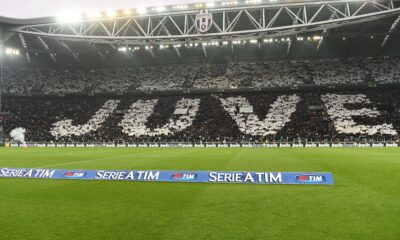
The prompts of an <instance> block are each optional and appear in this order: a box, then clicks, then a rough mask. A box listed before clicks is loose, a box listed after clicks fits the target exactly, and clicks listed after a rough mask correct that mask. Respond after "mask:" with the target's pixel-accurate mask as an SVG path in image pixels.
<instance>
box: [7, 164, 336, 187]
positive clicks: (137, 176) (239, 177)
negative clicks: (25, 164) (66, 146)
mask: <svg viewBox="0 0 400 240" xmlns="http://www.w3.org/2000/svg"><path fill="white" fill-rule="evenodd" d="M0 178H26V179H64V180H97V181H136V182H188V183H247V184H313V185H332V184H333V177H332V174H331V173H319V172H317V173H305V172H212V171H210V172H205V171H157V170H155V171H153V170H57V169H29V168H0Z"/></svg>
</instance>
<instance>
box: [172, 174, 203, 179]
mask: <svg viewBox="0 0 400 240" xmlns="http://www.w3.org/2000/svg"><path fill="white" fill-rule="evenodd" d="M196 178H197V174H195V173H174V174H172V177H171V179H172V180H175V181H193V180H195V179H196Z"/></svg>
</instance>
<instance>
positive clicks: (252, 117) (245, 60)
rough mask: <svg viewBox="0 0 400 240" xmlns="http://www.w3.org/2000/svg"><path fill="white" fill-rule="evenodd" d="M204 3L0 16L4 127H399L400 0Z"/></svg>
mask: <svg viewBox="0 0 400 240" xmlns="http://www.w3.org/2000/svg"><path fill="white" fill-rule="evenodd" d="M207 4H208V5H209V6H212V5H215V4H216V6H214V7H208V8H207V9H211V12H213V13H212V23H211V22H210V24H209V26H206V27H207V29H206V30H207V31H203V30H201V29H198V30H197V31H196V27H197V26H196V19H194V18H196V17H197V15H196V14H197V13H198V11H199V9H204V8H206V6H203V5H201V4H199V3H198V4H192V5H182V6H180V5H179V6H180V7H178V6H166V7H163V8H162V9H158V8H148V9H145V10H146V13H145V11H144V9H133V10H125V11H113V12H110V11H108V12H103V13H98V15H96V16H91V15H89V14H86V15H81V16H76V15H71V16H68V15H64V16H61V17H58V18H41V19H28V20H15V19H9V18H1V19H0V22H1V24H0V32H1V38H0V39H1V43H2V44H1V45H2V46H3V54H2V74H1V76H2V81H1V94H2V97H1V104H0V105H1V110H0V112H2V116H1V120H0V121H1V122H2V125H3V128H4V132H5V136H6V137H7V140H8V141H10V140H11V139H12V138H10V132H11V131H12V130H13V129H15V128H17V127H22V128H24V129H26V140H27V141H29V142H41V143H56V142H63V143H72V142H85V143H86V142H90V143H93V142H107V143H111V142H114V143H121V142H122V143H125V142H126V143H138V142H189V143H194V142H220V143H222V142H224V143H226V142H235V143H237V142H239V143H240V142H270V141H274V142H275V141H277V142H281V141H285V142H294V141H315V142H326V141H329V142H332V141H390V142H395V141H397V140H398V136H399V131H400V122H399V116H400V98H399V96H400V95H399V93H400V92H399V90H398V88H399V85H400V68H399V66H400V58H399V53H400V52H399V49H400V48H399V46H400V35H399V31H398V23H399V19H400V18H399V17H398V14H396V13H397V11H398V10H399V9H400V2H398V1H374V2H369V1H365V2H364V1H326V2H314V1H310V2H302V1H288V2H285V3H282V4H280V3H275V2H271V1H270V2H268V3H266V4H264V5H262V4H261V2H258V1H256V2H253V1H246V2H241V1H239V2H237V1H232V2H217V3H212V4H211V3H207ZM218 4H220V5H221V6H219V7H218ZM207 11H208V10H207ZM153 12H155V13H156V14H153ZM207 14H208V12H207ZM73 18H78V19H73ZM191 24H193V26H192V25H191ZM146 28H147V29H146ZM145 29H146V30H147V31H145ZM263 29H264V30H263ZM292 97H294V98H293V99H292ZM278 105H279V106H278ZM288 108H290V111H287V110H288ZM345 111H353V113H348V114H350V115H352V114H353V115H352V116H351V117H350V118H346V119H345V116H341V115H340V114H343V112H345ZM138 114H140V115H141V117H137V115H138ZM344 120H346V122H345V123H343V121H344Z"/></svg>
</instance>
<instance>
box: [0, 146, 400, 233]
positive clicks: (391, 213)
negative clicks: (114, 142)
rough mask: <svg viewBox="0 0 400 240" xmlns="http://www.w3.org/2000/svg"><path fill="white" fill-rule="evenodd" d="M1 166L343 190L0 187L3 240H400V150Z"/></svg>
mask: <svg viewBox="0 0 400 240" xmlns="http://www.w3.org/2000/svg"><path fill="white" fill-rule="evenodd" d="M0 167H21V168H31V167H32V168H39V167H40V168H54V169H124V170H129V169H137V170H229V171H307V172H308V171H323V172H325V171H326V172H333V174H334V180H335V185H334V186H289V185H284V186H282V185H281V186H272V185H244V184H187V183H134V182H114V181H113V182H103V181H102V182H95V181H64V180H30V179H0V194H1V195H0V196H1V197H0V229H1V231H0V239H4V240H10V239H18V240H19V239H41V240H45V239H61V240H63V239H68V240H69V239H218V240H220V239H246V240H247V239H281V240H285V239H295V238H306V239H308V240H310V239H362V240H365V239H385V240H390V239H400V227H399V226H400V191H399V189H400V188H399V184H400V174H399V172H400V148H396V149H345V148H342V149H229V148H225V149H106V148H99V149H40V148H37V149H5V148H3V149H0Z"/></svg>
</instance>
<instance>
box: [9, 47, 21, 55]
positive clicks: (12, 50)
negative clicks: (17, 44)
mask: <svg viewBox="0 0 400 240" xmlns="http://www.w3.org/2000/svg"><path fill="white" fill-rule="evenodd" d="M5 52H6V54H7V55H14V56H15V55H20V51H19V49H16V48H6V51H5Z"/></svg>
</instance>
